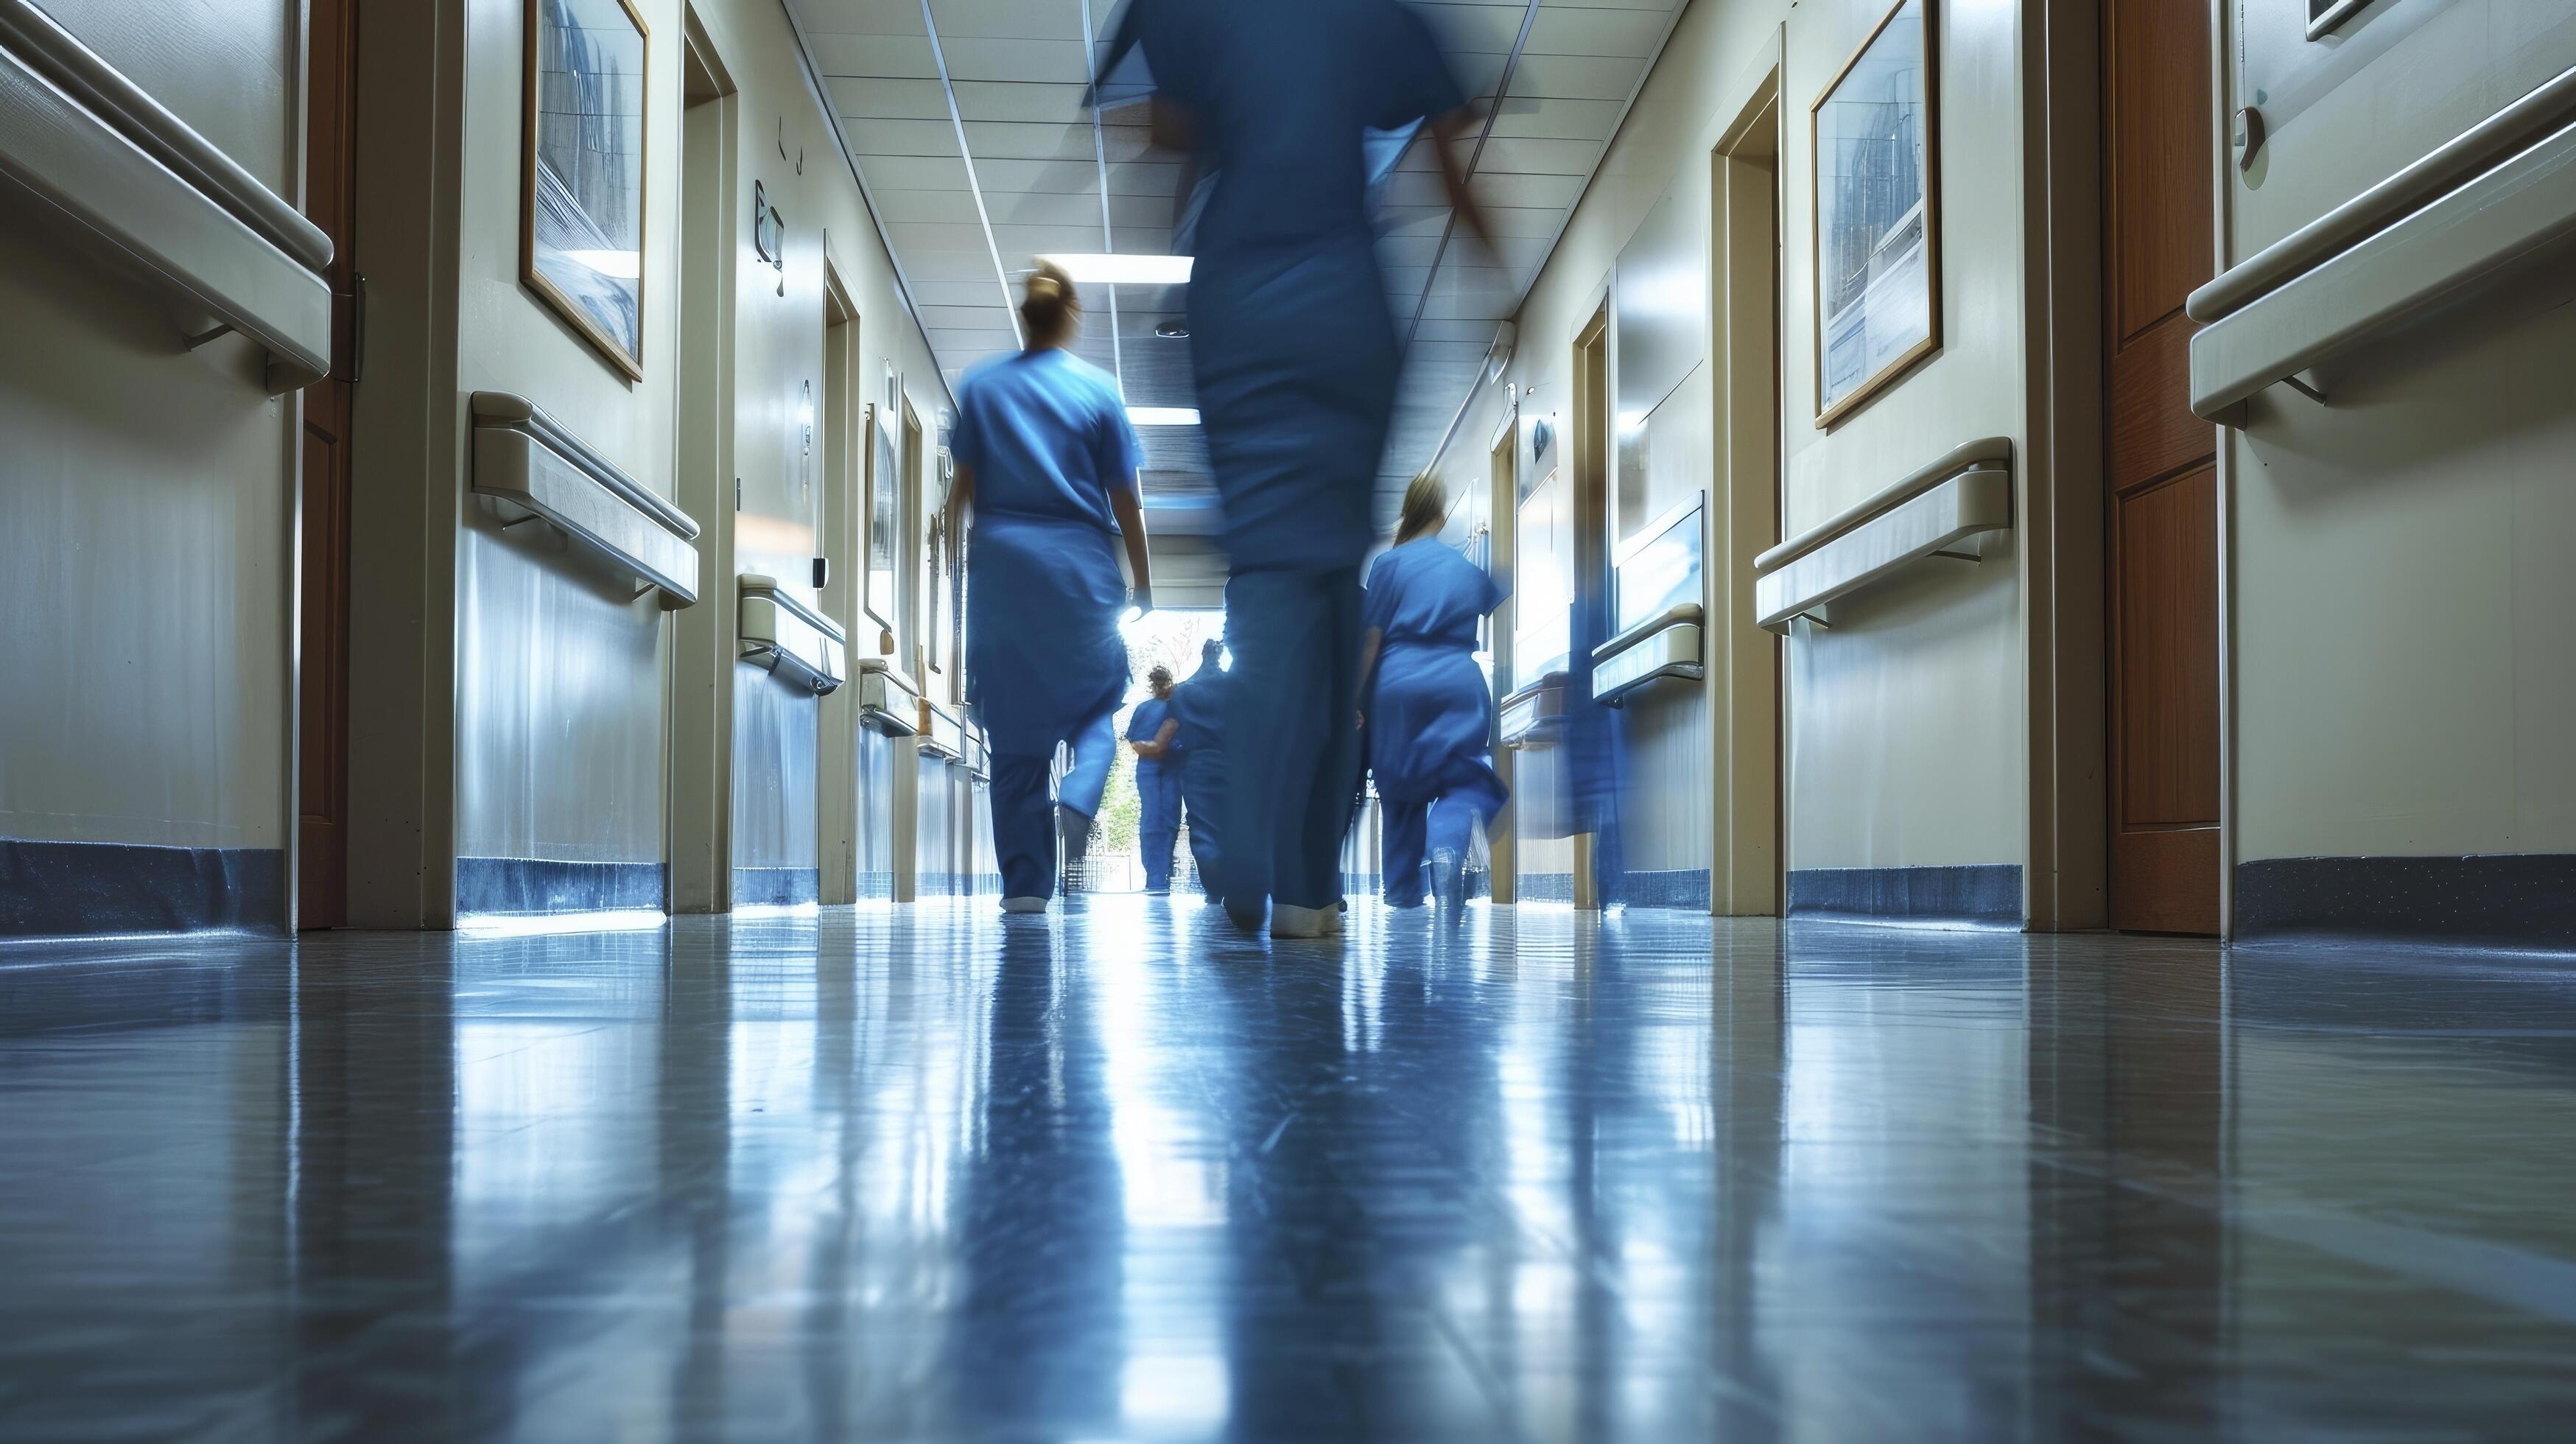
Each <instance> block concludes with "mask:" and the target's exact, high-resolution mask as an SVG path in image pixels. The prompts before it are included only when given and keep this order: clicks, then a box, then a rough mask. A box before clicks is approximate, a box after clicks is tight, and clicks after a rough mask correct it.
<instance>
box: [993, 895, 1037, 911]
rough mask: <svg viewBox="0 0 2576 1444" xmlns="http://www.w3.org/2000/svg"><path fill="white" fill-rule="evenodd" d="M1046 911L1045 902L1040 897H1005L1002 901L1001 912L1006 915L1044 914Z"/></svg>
mask: <svg viewBox="0 0 2576 1444" xmlns="http://www.w3.org/2000/svg"><path fill="white" fill-rule="evenodd" d="M1046 909H1047V900H1046V899H1045V898H1042V897H1006V898H1004V899H1002V911H1004V912H1006V913H1042V912H1045V911H1046Z"/></svg>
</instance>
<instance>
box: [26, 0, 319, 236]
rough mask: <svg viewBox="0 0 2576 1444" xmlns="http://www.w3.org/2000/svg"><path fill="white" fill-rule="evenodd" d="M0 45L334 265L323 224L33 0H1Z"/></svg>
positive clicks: (158, 155) (229, 202) (246, 214)
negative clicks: (310, 218)
mask: <svg viewBox="0 0 2576 1444" xmlns="http://www.w3.org/2000/svg"><path fill="white" fill-rule="evenodd" d="M0 50H6V51H8V52H9V53H10V54H11V55H14V56H16V57H17V58H18V59H19V60H21V61H22V62H24V63H25V64H26V65H27V67H28V68H29V69H31V70H33V71H35V72H36V73H37V74H38V75H41V76H43V77H44V78H45V79H47V80H49V81H51V82H53V83H54V84H55V85H56V86H58V87H60V88H61V89H62V91H63V93H64V94H66V95H68V96H70V97H71V98H72V99H74V100H76V101H78V102H80V103H81V105H83V106H84V107H86V108H87V109H88V110H89V111H90V112H91V113H92V114H94V115H96V116H98V117H99V118H100V119H101V120H104V121H106V122H107V123H108V124H109V125H110V126H111V127H113V128H114V129H115V130H116V132H117V134H119V135H122V136H124V137H125V138H126V139H127V140H129V141H132V142H133V143H134V144H135V146H136V147H137V148H138V149H140V150H142V151H143V152H144V153H145V154H146V155H149V156H151V157H152V158H153V159H154V160H157V161H159V162H160V163H161V164H163V165H165V166H168V167H169V168H170V170H171V171H172V172H173V173H174V174H176V175H178V176H179V177H180V178H181V179H183V180H185V181H187V182H188V183H189V184H190V185H192V186H195V187H196V188H197V189H198V190H199V191H201V192H203V193H204V194H205V195H206V197H207V198H208V199H210V200H212V201H214V202H215V203H216V204H217V205H220V206H222V207H223V208H224V210H225V211H227V212H229V213H230V214H231V215H232V216H233V217H234V218H235V219H237V220H239V221H240V222H241V223H242V224H243V225H245V226H248V227H250V229H251V230H252V231H253V232H254V233H256V234H257V235H258V236H259V237H260V239H262V240H264V241H267V242H268V243H269V244H270V245H273V246H275V247H277V248H278V249H279V250H281V251H284V252H285V253H286V254H287V255H289V256H292V257H293V258H295V260H296V261H298V262H300V263H301V264H302V265H303V266H304V267H305V268H306V269H307V270H311V271H316V272H319V271H321V270H323V269H325V268H326V267H328V266H329V265H330V264H331V238H330V237H329V236H327V235H325V234H323V232H322V228H321V227H320V226H317V225H315V224H313V223H312V222H311V221H308V220H306V219H305V218H304V217H303V216H301V215H299V214H297V212H296V209H295V207H294V206H293V205H292V204H290V203H288V201H287V200H286V199H285V198H284V197H283V196H280V195H279V194H278V193H277V192H275V191H273V190H270V189H269V188H268V187H267V186H265V185H262V184H260V182H259V178H258V177H256V176H254V175H252V174H251V173H250V172H249V171H246V170H244V169H242V167H241V164H240V163H239V162H237V161H235V160H234V159H233V158H232V157H231V156H228V155H226V154H224V153H223V151H222V150H221V149H219V148H217V147H216V145H215V143H214V142H212V141H210V140H208V139H206V138H205V137H204V136H202V135H199V134H198V133H197V132H196V130H195V129H194V128H192V127H191V126H190V125H189V124H188V123H187V122H186V121H184V120H181V119H180V118H179V117H178V116H176V115H174V114H172V113H171V111H170V108H169V107H168V106H165V105H163V104H162V103H161V102H159V101H157V100H155V99H153V98H152V96H151V95H150V94H149V93H148V92H146V91H145V90H144V89H143V87H141V86H139V85H136V84H135V83H134V82H133V81H131V80H129V79H127V78H126V76H125V73H124V72H123V71H121V70H118V69H117V68H116V67H115V66H113V65H110V64H108V63H107V62H106V61H105V60H104V59H102V58H100V56H99V54H98V52H97V51H95V50H92V49H90V48H89V47H88V46H87V45H84V44H82V43H81V41H80V38H79V37H78V36H76V35H74V34H72V33H71V32H70V31H68V30H65V29H64V28H63V27H62V25H61V24H60V23H59V22H57V21H56V20H55V19H54V18H53V17H52V16H50V15H47V14H46V13H45V12H44V11H42V10H39V9H37V8H36V6H35V5H34V4H33V3H31V0H0Z"/></svg>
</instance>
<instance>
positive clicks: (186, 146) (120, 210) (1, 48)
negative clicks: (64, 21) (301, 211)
mask: <svg viewBox="0 0 2576 1444" xmlns="http://www.w3.org/2000/svg"><path fill="white" fill-rule="evenodd" d="M0 179H6V180H8V181H10V182H14V183H15V184H16V185H17V186H18V187H19V188H20V189H22V190H23V191H25V192H26V193H27V194H28V195H30V196H32V197H34V198H35V199H36V200H38V201H40V202H42V203H43V205H44V206H45V207H47V208H49V209H50V210H51V211H52V212H53V213H55V214H58V215H60V216H61V217H63V218H64V219H66V220H68V221H70V222H72V223H73V224H74V225H77V226H79V227H81V228H82V229H84V230H86V231H88V232H90V233H91V234H93V235H95V236H96V237H97V238H98V239H100V240H102V241H104V242H106V243H107V244H108V245H109V246H111V247H113V248H115V249H116V250H117V251H118V252H120V253H122V254H123V255H124V256H126V257H129V258H131V259H132V260H133V261H134V262H136V263H138V264H140V265H141V266H142V268H143V269H144V270H145V271H146V272H147V273H148V274H150V275H153V276H156V277H158V278H160V280H161V281H162V283H163V284H164V285H166V286H167V287H168V288H170V289H171V290H172V291H173V292H174V293H175V297H174V299H175V301H176V302H177V304H176V306H175V307H174V310H175V312H176V314H175V316H174V319H175V320H176V321H177V322H178V324H179V327H180V329H181V331H182V332H183V333H184V334H185V335H187V336H188V338H189V339H190V341H191V342H192V343H200V342H203V341H207V340H211V339H213V338H214V337H216V336H219V335H222V334H224V333H225V332H226V331H239V332H241V333H242V334H243V335H246V336H248V337H250V338H251V339H253V340H255V341H257V342H259V343H260V345H262V346H263V347H265V348H267V351H268V356H269V364H268V389H269V390H270V391H271V392H272V393H283V392H287V391H293V390H296V389H297V388H299V387H303V386H309V385H311V384H312V383H313V382H315V381H318V380H320V379H321V378H322V377H323V376H325V375H327V374H329V372H330V370H331V288H330V285H329V283H328V282H327V281H325V280H324V279H323V276H322V274H321V273H322V271H323V269H324V268H325V267H327V266H329V265H330V264H331V240H330V237H328V236H326V235H324V234H323V233H322V231H321V229H320V228H318V227H316V226H315V225H313V223H311V222H310V221H307V220H305V219H304V217H302V216H300V215H298V214H296V211H295V207H294V206H292V205H290V204H288V203H287V202H286V201H285V200H284V199H283V198H282V197H280V196H279V195H278V194H277V193H276V192H274V191H272V190H270V189H269V188H268V187H266V186H264V185H262V184H260V182H259V180H258V179H257V178H256V177H254V176H253V175H251V174H250V172H248V171H246V170H244V169H242V168H241V166H240V165H238V164H237V163H235V162H234V161H233V159H232V158H231V157H230V156H227V155H225V154H224V153H223V152H222V151H221V150H220V149H218V148H216V146H215V145H214V144H213V142H211V141H208V140H207V139H206V138H205V137H204V136H202V135H199V134H198V133H197V132H196V131H195V130H193V129H191V128H190V127H189V125H188V123H187V122H186V121H183V120H181V119H180V118H179V117H177V116H176V115H173V114H171V113H170V111H169V109H168V108H167V107H165V106H163V105H162V104H161V103H160V102H159V101H157V100H154V99H153V98H152V97H151V95H150V94H148V93H146V92H145V91H144V90H143V88H142V87H141V86H138V85H136V84H135V83H134V82H133V81H131V80H129V79H127V78H126V77H125V75H124V73H123V72H121V71H119V70H118V69H117V68H116V67H115V66H112V65H110V64H108V63H107V62H106V61H105V60H103V59H101V58H100V57H99V55H98V53H97V52H96V51H94V50H91V49H90V48H89V47H88V46H86V45H83V44H82V43H81V42H80V40H79V39H78V38H77V37H75V36H74V35H73V34H72V33H71V32H70V31H68V30H65V29H64V28H63V27H62V26H60V25H58V24H56V23H55V22H54V20H53V18H52V17H50V16H48V15H47V14H45V12H44V11H42V10H40V9H38V8H37V7H36V6H35V5H34V4H32V3H30V0H0Z"/></svg>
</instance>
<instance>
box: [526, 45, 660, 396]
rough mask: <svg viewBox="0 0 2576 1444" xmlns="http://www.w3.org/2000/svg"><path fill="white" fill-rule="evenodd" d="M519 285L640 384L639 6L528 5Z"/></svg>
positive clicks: (646, 72)
mask: <svg viewBox="0 0 2576 1444" xmlns="http://www.w3.org/2000/svg"><path fill="white" fill-rule="evenodd" d="M525 4H526V7H527V10H526V16H527V30H526V45H525V52H526V53H525V55H524V57H523V60H522V63H523V65H524V67H525V74H524V76H523V77H522V82H523V83H522V86H521V92H522V94H521V129H522V132H523V134H522V137H521V139H522V144H523V146H524V155H523V157H522V159H523V164H524V169H523V174H522V177H521V188H520V195H519V276H520V280H521V282H522V283H523V284H525V285H526V286H527V287H528V289H529V290H531V291H533V292H535V293H536V295H537V297H538V299H540V300H542V301H544V302H545V303H546V305H547V306H548V307H549V308H551V309H552V310H553V311H554V312H555V313H556V314H557V315H558V316H560V317H562V318H563V321H564V323H565V324H566V325H568V326H570V327H571V328H572V330H573V333H574V334H575V335H577V336H579V337H581V339H582V340H583V341H585V342H587V343H588V344H589V345H590V347H591V349H592V350H594V351H597V352H598V353H599V355H600V357H601V358H602V359H604V360H606V361H607V362H608V363H609V364H610V365H611V366H613V367H615V368H616V369H617V370H618V371H620V372H622V373H624V374H625V375H626V377H627V378H628V379H629V380H636V381H640V380H642V379H643V378H644V275H645V267H646V264H647V262H648V261H649V259H650V256H649V254H648V251H647V248H646V234H645V215H646V210H645V206H646V203H647V201H648V199H649V198H648V196H647V193H646V177H647V176H648V175H649V174H650V171H649V168H648V164H647V162H648V157H647V155H646V142H647V137H648V136H649V135H650V133H651V132H650V125H649V121H650V115H649V109H650V90H651V77H652V43H653V42H652V33H651V31H650V30H649V29H647V28H646V26H645V24H644V17H643V14H642V13H641V12H639V11H638V10H637V9H636V8H635V5H634V0H525Z"/></svg>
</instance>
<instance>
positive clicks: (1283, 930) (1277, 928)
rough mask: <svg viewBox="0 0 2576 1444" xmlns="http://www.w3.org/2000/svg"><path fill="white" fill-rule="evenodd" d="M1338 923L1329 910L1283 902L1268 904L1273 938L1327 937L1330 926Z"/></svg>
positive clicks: (1329, 933) (1331, 910) (1329, 932)
mask: <svg viewBox="0 0 2576 1444" xmlns="http://www.w3.org/2000/svg"><path fill="white" fill-rule="evenodd" d="M1339 921H1340V918H1339V917H1338V916H1337V915H1336V914H1335V912H1334V910H1333V909H1331V908H1301V907H1298V906H1296V905H1295V904H1293V903H1284V902H1273V903H1271V904H1270V935H1271V936H1272V937H1274V938H1321V937H1329V936H1331V935H1332V934H1331V927H1332V924H1333V923H1335V922H1339Z"/></svg>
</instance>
